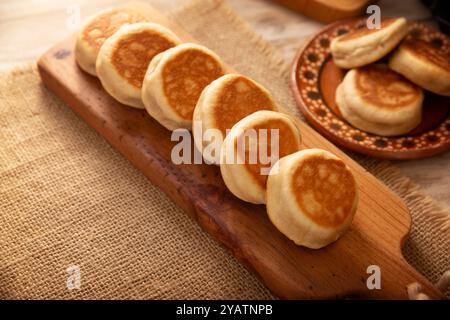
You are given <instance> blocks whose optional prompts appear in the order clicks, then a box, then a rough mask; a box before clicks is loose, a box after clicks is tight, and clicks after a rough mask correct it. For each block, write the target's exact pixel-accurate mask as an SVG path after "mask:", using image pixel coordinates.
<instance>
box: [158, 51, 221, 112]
mask: <svg viewBox="0 0 450 320" xmlns="http://www.w3.org/2000/svg"><path fill="white" fill-rule="evenodd" d="M223 74H224V71H223V69H222V66H221V65H220V63H219V62H218V61H217V60H216V59H215V58H213V57H211V56H210V55H208V54H207V53H204V52H202V51H200V50H197V49H188V50H185V51H183V52H181V53H179V54H177V55H176V56H175V57H173V58H172V59H171V60H170V61H169V62H168V63H167V64H166V65H165V67H164V70H163V73H162V78H163V88H164V93H165V95H166V97H167V99H168V100H169V103H170V105H171V106H172V107H173V108H174V109H175V111H176V112H177V113H178V114H179V115H180V116H181V117H182V118H183V119H187V120H192V114H193V112H194V108H195V105H196V104H197V100H198V98H199V97H200V94H201V93H202V91H203V89H204V88H205V87H206V86H207V85H208V84H210V83H211V82H212V81H213V80H215V79H217V78H219V77H220V76H222V75H223Z"/></svg>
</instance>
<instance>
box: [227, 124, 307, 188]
mask: <svg viewBox="0 0 450 320" xmlns="http://www.w3.org/2000/svg"><path fill="white" fill-rule="evenodd" d="M251 129H254V130H255V131H256V134H259V130H260V129H266V130H267V151H266V150H262V152H263V154H267V157H270V156H271V147H270V146H271V143H272V139H271V134H270V130H271V129H278V130H279V131H278V139H279V141H278V142H279V153H278V157H279V159H281V158H282V157H284V156H287V155H289V154H291V153H294V152H296V151H298V150H299V147H300V146H299V145H298V144H297V138H296V137H297V136H298V132H295V131H292V129H291V127H290V126H289V125H288V124H287V123H286V122H285V121H283V120H280V119H270V120H265V121H262V122H261V123H259V124H258V125H255V126H253V127H252V128H251ZM258 142H259V141H258ZM245 146H246V150H245V164H244V165H245V166H246V167H247V169H248V171H249V172H250V173H251V175H252V176H253V177H254V178H255V180H256V181H257V183H258V184H259V185H260V186H261V187H263V188H266V183H267V175H262V174H261V168H267V167H268V166H269V165H268V164H261V158H260V154H261V153H260V150H259V148H260V143H258V146H257V155H258V156H257V163H255V164H250V163H249V162H250V155H249V148H248V146H249V143H248V140H247V141H246V144H245ZM263 147H264V148H266V146H265V144H264V145H263ZM235 150H237V141H236V144H235ZM236 152H238V151H236Z"/></svg>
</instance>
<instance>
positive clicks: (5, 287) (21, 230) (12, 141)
mask: <svg viewBox="0 0 450 320" xmlns="http://www.w3.org/2000/svg"><path fill="white" fill-rule="evenodd" d="M170 16H171V17H172V18H174V19H175V20H177V21H178V23H179V24H180V25H181V26H182V27H184V28H185V29H186V30H187V31H188V32H190V33H191V34H192V35H194V37H195V38H197V39H198V40H199V41H201V42H202V43H203V44H205V45H207V46H208V47H210V48H211V49H213V50H214V51H216V52H217V53H219V54H220V55H221V56H222V57H223V59H224V60H225V61H226V62H227V63H229V64H230V65H231V66H233V67H234V68H235V69H236V70H239V71H240V72H242V73H243V74H246V75H249V76H251V77H253V78H254V79H256V80H257V81H259V82H261V83H262V84H264V85H265V86H266V87H268V88H269V89H270V90H271V91H272V93H273V94H274V96H275V97H276V98H277V100H278V101H279V102H280V103H282V104H283V105H285V106H286V107H287V108H289V109H290V110H291V111H292V112H293V113H295V114H298V112H297V109H296V107H295V103H294V100H293V97H292V94H291V92H290V89H289V85H288V65H287V64H286V62H285V61H283V59H282V58H280V56H279V55H278V53H277V52H275V50H274V49H273V48H272V47H270V46H269V45H268V44H267V43H265V42H264V41H263V40H262V39H261V38H260V37H259V36H258V35H256V34H255V32H254V31H253V30H252V29H251V28H250V27H249V26H248V25H247V24H245V23H244V22H243V21H242V20H241V19H240V18H238V17H237V16H236V14H235V13H234V12H233V11H232V10H231V9H230V8H229V7H228V5H227V4H226V3H223V2H218V1H204V0H203V1H198V2H194V3H192V4H190V5H188V6H187V7H185V8H182V9H180V10H177V11H176V12H174V13H172V14H170ZM0 96H1V101H0V125H1V127H0V298H3V299H11V298H19V299H22V298H63V299H66V298H99V299H103V298H138V299H140V298H145V299H152V298H160V299H167V298H181V299H185V298H200V299H202V298H231V299H246V298H257V299H266V298H273V295H272V294H271V293H270V292H269V291H268V290H267V289H266V288H265V287H264V286H263V285H262V284H261V283H260V282H259V280H258V279H257V278H256V277H255V276H254V275H252V274H251V273H249V272H248V271H247V270H246V269H245V268H244V267H243V266H241V265H240V264H239V262H237V261H236V260H235V259H234V258H233V257H232V256H231V255H230V254H229V253H228V252H227V251H226V250H225V249H223V248H222V247H221V246H220V245H219V244H217V243H216V242H215V241H214V240H213V239H212V238H211V237H210V236H209V235H208V234H206V233H204V232H203V231H202V230H201V229H200V228H199V227H198V226H197V224H196V223H195V222H194V221H192V220H190V219H189V218H188V216H187V215H186V214H185V213H184V212H182V211H181V210H180V209H179V208H178V207H176V206H175V205H174V204H173V203H172V202H171V201H170V200H169V199H168V198H167V197H166V196H165V195H164V194H163V193H161V192H160V191H159V190H158V189H157V188H155V187H154V186H153V185H152V184H151V183H150V182H149V181H148V180H147V179H146V178H145V177H144V175H142V174H141V173H140V172H139V171H137V170H136V169H135V168H134V167H133V166H132V165H131V164H130V163H129V162H128V161H127V160H125V159H124V158H123V157H122V156H121V155H120V154H119V153H118V152H116V151H115V150H114V149H113V148H112V147H111V146H110V145H109V144H108V143H107V142H106V141H105V140H104V139H103V138H102V137H101V136H99V135H98V134H97V133H96V132H94V130H92V129H91V128H90V127H89V126H88V125H86V124H85V123H84V122H83V121H82V120H81V119H79V118H78V117H77V116H76V115H75V114H74V113H73V112H72V111H71V110H70V109H69V108H68V107H67V106H66V105H64V104H63V103H62V102H61V101H60V100H59V99H58V98H57V97H55V96H54V95H53V94H52V93H51V92H49V91H48V90H46V89H45V88H44V86H43V85H42V83H41V81H40V78H39V76H38V74H37V72H36V68H35V66H34V64H33V65H28V66H21V67H19V68H17V69H16V70H15V71H13V72H10V73H8V74H4V75H1V76H0ZM352 156H353V157H354V158H355V159H356V160H357V161H359V162H360V163H361V164H362V165H363V166H365V167H366V168H367V170H369V171H370V172H372V173H373V174H374V175H375V176H377V177H378V178H379V179H381V180H382V181H384V182H385V183H386V184H387V185H388V186H389V187H391V188H392V189H393V190H394V191H395V192H397V193H398V194H399V195H400V196H401V197H402V198H403V199H404V201H405V202H406V203H407V205H408V207H409V208H410V210H411V214H412V216H413V228H412V232H411V237H410V240H409V241H408V243H407V244H406V246H405V255H406V257H407V259H408V260H409V261H410V262H411V263H412V264H413V265H414V266H415V267H416V268H417V269H418V270H419V271H421V272H422V273H423V274H424V275H425V276H426V277H428V278H429V279H430V280H431V281H433V282H435V281H436V280H437V279H438V278H439V276H440V275H441V274H442V272H443V271H445V270H447V269H450V259H449V256H450V235H449V233H450V222H449V218H448V214H447V213H446V212H443V211H442V210H440V209H439V208H438V207H437V206H436V204H435V203H434V202H433V200H432V199H430V198H429V197H427V196H425V195H424V194H423V193H422V192H421V190H420V189H419V188H418V187H417V186H415V185H414V184H413V183H411V181H410V180H409V179H408V178H407V177H405V176H403V175H401V174H400V173H399V171H398V170H397V169H395V168H393V167H392V166H390V165H389V164H388V163H386V162H380V161H378V160H373V159H368V158H363V157H361V156H357V155H352ZM71 265H77V266H79V267H80V270H81V288H80V290H72V291H70V290H68V289H67V286H66V281H67V276H68V274H67V271H66V269H67V268H68V267H69V266H71Z"/></svg>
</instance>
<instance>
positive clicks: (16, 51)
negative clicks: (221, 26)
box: [0, 0, 450, 211]
mask: <svg viewBox="0 0 450 320" xmlns="http://www.w3.org/2000/svg"><path fill="white" fill-rule="evenodd" d="M228 1H229V2H230V4H231V5H232V6H233V7H234V9H235V10H236V11H237V12H238V14H239V15H240V16H241V17H242V18H243V19H244V20H246V21H247V22H248V23H249V24H250V25H252V27H253V28H254V29H255V30H256V31H257V32H258V33H259V34H260V35H261V36H262V37H263V38H265V39H266V40H267V41H269V42H270V43H271V44H272V45H273V46H275V47H276V48H278V49H279V50H280V51H282V53H283V54H284V56H285V57H286V59H287V60H288V61H291V60H292V59H293V57H294V54H295V52H296V50H297V49H298V48H299V46H300V45H301V43H302V42H303V41H304V40H305V39H306V38H307V37H309V36H310V35H311V34H313V33H314V32H316V31H317V30H318V29H320V28H321V27H322V26H323V24H322V23H319V22H316V21H313V20H311V19H308V18H306V17H304V16H302V15H300V14H297V13H294V12H291V11H289V10H287V9H285V8H283V7H281V6H279V5H277V4H274V3H272V2H271V1H264V0H228ZM125 2H129V1H127V0H97V1H92V0H2V1H1V2H0V72H1V71H6V70H8V69H11V68H12V67H14V65H16V64H17V63H19V62H23V61H29V60H33V59H36V58H37V57H38V56H39V55H41V54H42V53H43V52H44V51H46V50H47V49H48V48H50V47H51V46H52V45H53V44H55V43H56V42H58V41H59V40H62V39H63V38H64V37H66V36H67V35H69V34H71V33H72V32H74V31H75V30H76V29H77V27H78V25H79V21H84V20H85V19H86V18H87V17H88V16H89V15H91V14H92V13H94V12H96V11H98V10H100V9H102V8H105V7H109V6H113V5H116V4H120V3H125ZM150 2H151V3H153V4H154V5H155V7H157V8H159V9H161V10H162V11H166V10H172V9H176V8H178V7H180V6H182V5H183V4H187V3H189V0H172V1H167V0H151V1H150ZM378 4H379V5H380V7H381V14H382V15H386V16H390V15H402V16H406V17H407V18H410V19H429V18H430V15H429V13H428V11H427V10H426V9H425V8H424V7H422V5H421V4H420V2H419V1H417V0H405V1H389V0H386V1H379V2H378ZM394 164H395V165H396V166H397V167H399V168H400V169H401V170H402V171H403V172H404V173H405V174H406V175H407V176H409V177H410V178H411V179H412V180H413V181H415V182H416V183H418V184H419V185H421V186H422V187H423V188H424V189H425V191H426V192H427V193H428V194H430V195H431V196H432V197H433V198H435V199H436V200H438V201H439V202H441V204H442V206H443V207H444V208H446V209H447V210H448V211H450V152H446V153H444V154H441V155H438V156H435V157H432V158H428V159H422V160H414V161H395V162H394Z"/></svg>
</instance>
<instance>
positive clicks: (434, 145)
mask: <svg viewBox="0 0 450 320" xmlns="http://www.w3.org/2000/svg"><path fill="white" fill-rule="evenodd" d="M363 27H365V19H357V20H349V21H343V22H337V23H334V24H331V25H329V26H327V27H325V28H324V29H322V31H320V32H319V33H318V34H316V35H315V36H314V37H312V39H310V40H309V41H308V42H307V43H306V45H305V46H304V47H303V48H301V49H300V51H299V53H298V54H297V56H296V58H295V60H294V64H293V66H292V74H291V80H292V82H291V84H292V87H293V90H294V94H295V99H296V101H297V105H298V107H299V108H300V111H301V112H302V113H303V114H304V116H305V118H306V120H307V121H308V122H309V123H310V124H311V125H312V126H313V127H315V128H316V130H318V131H319V132H320V133H321V134H322V135H324V136H325V137H326V138H328V139H329V140H331V141H332V142H334V143H336V144H338V145H340V146H343V147H345V148H348V149H350V150H353V151H356V152H360V153H364V154H367V155H370V156H374V157H378V158H385V159H415V158H422V157H429V156H432V155H435V154H437V153H439V152H443V151H445V150H447V149H449V148H450V112H449V109H450V107H449V106H450V98H448V97H442V96H438V95H435V94H432V93H430V92H426V93H425V100H424V103H423V119H422V122H421V123H420V124H419V125H418V126H417V127H416V128H415V129H413V130H412V131H411V132H409V133H408V134H406V135H402V136H396V137H383V136H378V135H374V134H371V133H367V132H364V131H361V130H359V129H357V128H355V127H353V126H352V125H350V124H349V123H348V122H346V121H345V120H344V119H343V118H342V116H341V115H340V112H339V109H338V108H337V106H336V104H335V91H336V88H337V86H338V85H339V83H340V82H341V81H342V79H343V77H344V75H345V72H346V71H345V70H344V69H340V68H338V67H337V66H336V65H335V64H334V63H333V60H332V58H331V54H330V48H329V46H330V41H331V40H332V39H333V38H335V37H337V36H339V35H342V34H345V33H347V32H350V31H353V30H356V29H359V28H363ZM408 37H414V38H417V39H422V40H425V41H428V42H430V43H432V44H433V45H434V46H436V47H438V48H440V49H442V50H444V51H445V52H446V53H447V54H448V55H449V59H450V39H449V38H448V37H447V36H445V35H444V34H442V33H440V32H438V31H437V30H435V29H433V28H432V27H430V26H428V25H426V24H424V23H421V22H413V23H411V24H410V26H409V34H408Z"/></svg>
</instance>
